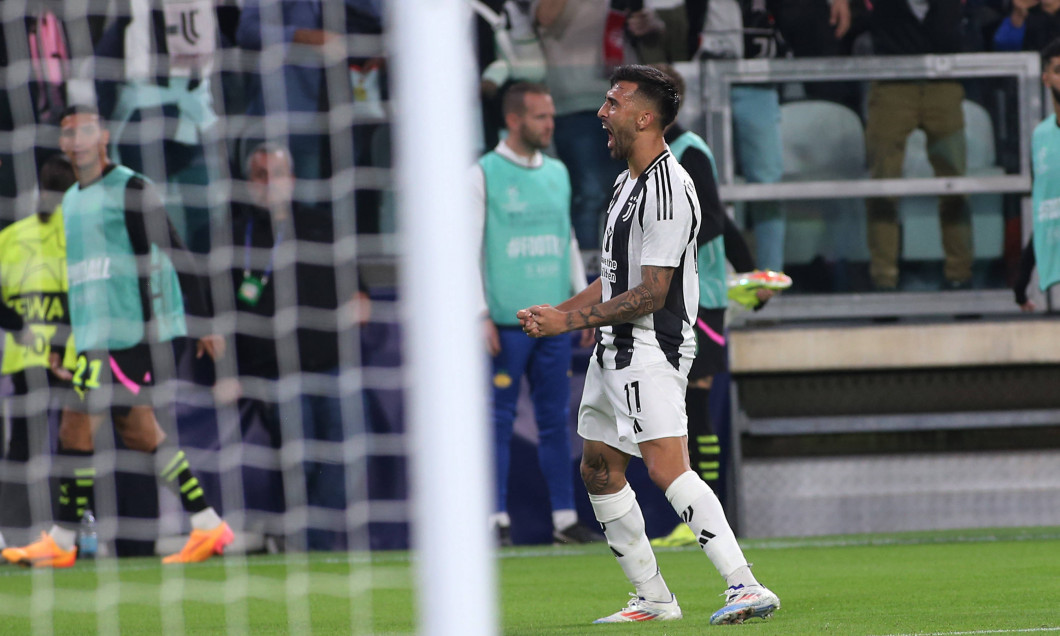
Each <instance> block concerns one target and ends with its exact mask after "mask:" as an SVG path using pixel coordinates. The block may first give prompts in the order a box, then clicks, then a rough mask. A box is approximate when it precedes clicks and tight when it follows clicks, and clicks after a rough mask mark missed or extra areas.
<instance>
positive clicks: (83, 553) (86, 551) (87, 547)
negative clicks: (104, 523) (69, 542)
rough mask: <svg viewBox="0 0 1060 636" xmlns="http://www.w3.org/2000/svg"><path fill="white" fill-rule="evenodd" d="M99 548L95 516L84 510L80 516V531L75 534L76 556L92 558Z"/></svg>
mask: <svg viewBox="0 0 1060 636" xmlns="http://www.w3.org/2000/svg"><path fill="white" fill-rule="evenodd" d="M98 550H99V535H97V534H96V516H95V515H93V514H92V511H91V510H85V514H84V516H82V517H81V531H80V532H79V533H78V535H77V558H79V559H94V558H96V552H97V551H98Z"/></svg>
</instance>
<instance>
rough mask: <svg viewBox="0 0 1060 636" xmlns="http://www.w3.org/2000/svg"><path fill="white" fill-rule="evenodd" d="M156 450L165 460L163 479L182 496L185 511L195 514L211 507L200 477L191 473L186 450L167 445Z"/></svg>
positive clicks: (181, 501)
mask: <svg viewBox="0 0 1060 636" xmlns="http://www.w3.org/2000/svg"><path fill="white" fill-rule="evenodd" d="M156 452H157V453H158V455H159V458H160V459H161V460H162V461H163V462H165V463H164V464H163V467H162V472H161V473H160V474H161V476H162V481H164V482H165V484H166V486H167V487H168V488H169V489H170V490H172V491H173V492H174V493H175V494H176V495H177V496H178V497H180V503H181V504H182V505H183V506H184V510H185V512H188V513H190V514H195V513H196V512H201V511H203V510H206V508H208V507H209V506H208V504H207V503H206V496H205V494H204V493H203V491H202V486H200V485H199V479H198V478H197V477H196V476H195V475H193V474H191V468H190V467H189V466H188V458H187V457H186V456H185V455H184V451H182V450H180V449H177V448H172V447H167V448H160V449H158V450H157V451H156Z"/></svg>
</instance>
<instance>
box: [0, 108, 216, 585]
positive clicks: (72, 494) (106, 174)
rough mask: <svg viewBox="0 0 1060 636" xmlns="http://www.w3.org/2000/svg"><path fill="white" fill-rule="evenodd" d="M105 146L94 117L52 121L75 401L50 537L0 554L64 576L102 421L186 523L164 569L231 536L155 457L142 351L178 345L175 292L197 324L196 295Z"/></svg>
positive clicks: (150, 194)
mask: <svg viewBox="0 0 1060 636" xmlns="http://www.w3.org/2000/svg"><path fill="white" fill-rule="evenodd" d="M109 140H110V135H109V133H108V132H107V130H106V129H104V128H103V126H102V123H101V121H100V117H99V113H98V112H97V111H96V110H95V108H93V107H88V106H73V107H71V108H70V109H68V110H67V112H66V113H65V114H64V116H63V118H62V120H61V123H60V136H59V144H60V147H61V148H62V151H63V152H64V153H65V154H66V156H67V157H68V158H69V159H70V163H71V164H72V165H73V167H74V172H75V174H76V175H77V181H78V183H77V185H75V186H73V187H71V188H70V189H69V190H68V191H67V192H66V194H65V195H64V197H63V202H62V207H63V215H64V222H65V235H66V259H67V278H68V284H69V292H68V294H69V299H68V300H69V310H70V322H71V328H72V330H73V335H74V343H75V347H76V349H77V363H76V370H75V372H74V374H73V378H72V382H73V385H74V390H75V391H76V394H77V396H78V401H77V402H76V403H75V404H72V405H71V406H69V407H67V408H65V409H64V410H63V415H62V420H61V423H60V426H59V450H58V454H59V455H60V456H61V457H60V462H61V463H62V464H64V466H63V472H62V474H61V476H60V479H59V500H58V508H57V519H56V520H55V525H53V526H52V528H51V530H50V531H48V532H46V533H42V535H41V539H40V540H39V541H37V542H35V543H32V544H30V545H28V546H26V547H23V548H8V549H6V550H4V551H3V556H4V558H5V559H7V560H8V561H10V562H12V563H17V564H20V565H26V566H34V567H70V566H72V565H73V564H74V561H75V560H76V558H77V548H76V546H75V545H74V543H75V540H76V538H77V527H78V523H79V522H80V520H81V516H82V515H83V514H84V511H85V509H86V508H88V507H90V506H91V501H92V491H93V486H94V482H95V469H94V468H93V467H92V454H93V449H94V443H93V436H94V433H95V431H96V430H97V429H98V428H99V425H100V424H101V423H102V422H103V420H104V414H105V413H106V412H107V411H108V410H109V411H110V414H111V416H112V418H113V421H114V426H115V429H116V430H117V432H118V434H119V435H120V436H121V438H122V441H123V442H124V444H125V446H126V447H128V448H129V449H130V450H136V451H141V452H144V453H150V454H156V463H157V465H158V466H160V467H161V475H162V478H163V480H164V481H165V483H166V484H167V485H168V486H169V487H170V488H172V489H173V490H174V492H175V493H176V494H177V495H178V496H179V497H180V500H181V503H182V504H183V506H184V509H185V510H186V511H187V512H189V513H190V514H191V525H192V533H191V537H190V538H189V539H188V542H187V544H186V545H185V546H184V549H183V550H181V551H180V552H178V553H177V554H174V555H171V556H168V557H166V558H165V559H163V562H165V563H184V562H193V561H202V560H205V559H207V558H209V557H210V556H212V555H213V554H220V553H221V552H222V551H223V550H224V547H225V546H226V545H228V544H229V543H231V541H232V539H233V536H232V530H231V528H229V527H228V524H226V523H225V522H224V521H222V520H221V518H220V517H219V516H218V515H217V512H216V511H215V510H214V509H213V508H212V507H210V506H209V505H208V504H207V502H206V498H205V496H204V494H203V490H202V488H201V487H200V485H199V482H198V479H197V478H196V477H195V476H194V475H192V473H191V470H190V468H189V467H188V460H187V458H186V457H185V455H184V452H183V451H181V450H179V449H176V448H174V447H173V446H172V445H163V442H164V441H165V439H166V434H165V433H164V432H163V431H162V428H161V427H160V426H159V424H158V420H157V419H156V418H155V413H154V409H153V407H152V402H151V386H152V385H153V384H154V381H155V373H154V368H153V366H152V362H151V360H152V345H158V344H159V343H163V346H168V342H169V341H171V340H173V339H174V338H176V337H179V336H184V335H185V334H186V333H187V330H186V326H185V321H184V302H183V300H182V298H181V291H183V292H184V297H185V298H186V299H187V301H188V304H189V309H190V310H192V311H194V312H195V313H198V314H199V315H205V314H206V313H207V312H208V308H207V303H208V300H207V298H206V295H205V290H204V289H203V288H202V286H201V284H200V283H199V281H198V279H197V278H196V277H195V276H194V275H191V274H190V272H193V271H194V269H193V265H192V263H191V260H190V253H189V252H187V251H186V250H185V249H184V247H183V245H182V243H181V241H180V239H179V237H177V235H176V232H175V230H174V229H173V227H172V225H171V224H170V223H169V220H168V218H167V217H166V213H165V209H164V208H163V206H162V201H161V199H160V198H159V197H158V194H157V193H156V192H155V190H154V189H153V187H152V186H151V185H150V184H149V183H148V182H147V180H146V179H145V178H144V177H143V176H141V175H139V174H137V173H136V172H134V171H132V170H130V169H129V168H126V167H125V166H120V165H116V164H113V163H111V162H110V161H109V160H108V158H107V151H106V149H107V143H108V142H109ZM164 256H165V257H168V258H164ZM174 264H177V265H178V266H179V267H178V271H180V272H181V276H180V279H179V281H178V276H177V273H176V272H175V271H174ZM223 350H224V341H223V340H222V339H221V338H220V337H219V336H207V337H205V338H203V339H201V340H199V342H198V351H197V355H198V356H200V357H201V356H202V355H203V354H204V353H205V354H208V355H210V357H211V358H214V359H216V358H217V357H218V356H220V355H221V354H222V353H223ZM56 358H57V357H56V356H53V360H55V362H56V364H57V359H56Z"/></svg>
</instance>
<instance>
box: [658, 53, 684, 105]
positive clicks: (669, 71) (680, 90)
mask: <svg viewBox="0 0 1060 636" xmlns="http://www.w3.org/2000/svg"><path fill="white" fill-rule="evenodd" d="M651 66H652V68H655V69H658V70H659V71H661V72H662V74H663V75H665V76H666V77H669V78H670V80H671V81H672V82H673V83H674V86H675V87H676V88H677V97H678V98H679V99H680V100H681V104H683V103H684V101H685V78H683V77H681V74H680V73H678V72H677V69H676V68H674V67H673V65H672V64H667V63H666V62H659V63H658V64H652V65H651ZM681 104H678V106H677V107H678V110H680V108H681Z"/></svg>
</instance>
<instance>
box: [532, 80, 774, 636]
mask: <svg viewBox="0 0 1060 636" xmlns="http://www.w3.org/2000/svg"><path fill="white" fill-rule="evenodd" d="M679 104H680V98H679V97H678V94H677V89H676V87H675V86H674V83H673V81H672V80H670V79H669V78H668V77H667V76H666V75H665V74H663V73H661V72H660V71H658V70H657V69H654V68H651V67H647V66H622V67H619V68H618V69H616V70H615V72H614V74H613V75H612V76H611V89H610V90H608V91H607V95H606V98H605V102H604V105H603V106H602V107H601V108H600V110H599V112H598V113H597V114H598V116H599V117H600V119H601V121H602V122H603V127H604V129H605V130H606V131H607V137H608V141H607V146H608V148H609V149H610V150H611V155H612V156H613V157H615V158H616V159H624V160H626V162H627V164H628V166H629V169H628V170H627V171H626V172H624V173H622V174H621V175H620V176H619V178H618V180H617V181H616V183H615V188H614V193H613V195H612V197H611V205H610V207H609V209H608V216H607V226H606V228H605V230H604V236H603V244H602V251H601V257H600V278H599V279H597V280H596V281H594V282H593V283H592V284H590V285H589V286H588V287H587V288H586V289H585V290H584V291H582V292H581V293H579V294H577V295H575V296H574V297H573V298H570V299H568V300H566V301H564V302H563V303H561V304H559V305H558V306H556V307H551V306H548V305H535V306H533V307H529V308H527V309H523V310H520V311H519V312H518V317H519V319H520V321H521V324H522V326H523V330H524V331H525V332H526V333H528V334H529V335H531V336H533V337H543V336H553V335H557V334H561V333H566V332H569V331H572V330H574V329H585V328H589V327H597V328H599V331H598V336H597V345H596V351H595V355H594V359H593V360H591V361H590V364H589V370H588V374H587V376H586V380H585V391H584V393H583V395H582V403H581V407H580V408H579V410H578V433H579V434H580V435H581V436H582V438H583V439H584V444H583V448H582V464H581V473H582V480H583V481H584V482H585V486H586V488H587V489H588V491H589V500H590V502H591V503H592V506H593V511H594V512H595V514H596V519H597V520H598V521H599V522H600V524H601V526H602V527H603V528H604V534H605V536H606V537H607V542H608V545H610V546H611V550H612V552H613V553H614V554H615V556H616V557H617V558H618V562H619V565H620V566H621V567H622V570H623V572H625V574H626V577H627V578H628V579H629V581H630V582H631V583H632V584H633V586H634V588H635V589H636V595H635V596H634V598H633V599H632V600H631V601H630V602H629V604H628V606H627V607H626V608H625V609H623V610H620V611H618V612H616V613H614V614H612V615H610V616H605V617H603V618H601V619H598V621H597V622H604V623H616V622H632V621H645V620H676V619H679V618H681V608H680V607H679V606H678V603H677V598H676V597H675V596H674V595H673V593H672V592H670V589H669V587H667V585H666V582H665V581H664V580H663V577H662V574H661V573H660V572H659V568H658V565H657V564H656V560H655V554H654V553H653V552H652V548H651V545H650V544H649V542H648V537H647V535H646V534H645V530H644V517H643V515H642V513H641V510H640V506H639V505H638V504H637V500H636V495H635V494H634V493H633V490H632V489H631V488H630V486H629V483H628V482H627V481H626V477H625V471H626V467H627V466H628V464H629V460H630V457H631V456H633V455H637V456H640V457H643V458H644V463H645V465H646V466H647V468H648V474H649V475H650V477H651V479H652V481H653V482H655V484H656V485H657V486H658V487H659V488H661V489H663V490H664V491H665V493H666V498H667V499H668V500H669V501H670V504H671V505H672V506H673V507H674V510H675V511H677V513H678V514H679V515H681V518H682V519H683V520H684V521H685V523H687V524H688V525H689V526H690V528H691V529H692V532H693V533H694V534H695V535H696V536H697V537H698V540H699V543H700V545H701V546H702V547H703V550H704V552H706V554H707V556H708V557H709V558H710V560H711V561H712V562H713V563H714V566H715V567H716V568H717V570H718V572H719V573H720V574H721V575H722V576H723V577H724V578H725V581H726V583H727V584H728V586H729V589H728V591H727V602H726V604H725V606H724V607H722V608H721V609H720V610H718V611H717V612H715V613H714V615H713V616H712V617H711V619H710V620H711V623H713V624H725V623H737V622H742V621H743V620H745V619H747V618H752V617H766V616H770V615H771V614H772V613H773V611H774V610H776V609H777V608H778V607H780V601H779V599H778V598H777V596H776V595H775V594H773V593H772V592H771V591H769V590H768V589H766V588H765V587H764V586H762V585H760V584H759V583H758V581H757V580H756V579H755V577H754V575H753V574H751V570H750V566H749V565H748V563H747V560H746V559H745V558H744V556H743V552H742V551H741V550H740V546H739V545H738V544H737V542H736V536H735V535H734V534H733V531H732V529H731V528H730V527H729V523H728V521H727V520H726V519H725V513H724V511H723V510H722V507H721V504H720V502H719V501H718V498H717V497H716V496H715V495H714V492H713V491H711V489H710V487H709V486H707V484H706V483H704V482H703V480H702V479H700V478H699V476H698V475H697V474H696V473H695V472H693V471H692V470H691V469H690V467H689V463H688V452H687V448H686V444H687V435H688V421H687V417H686V414H685V388H686V385H687V383H688V380H687V376H688V369H689V366H690V365H691V361H692V357H693V355H694V353H695V336H694V335H693V331H692V322H693V320H694V316H695V311H696V308H697V307H698V304H699V284H698V280H697V275H696V251H697V250H696V234H697V232H698V231H699V224H700V209H699V201H698V199H697V195H696V191H695V186H694V185H693V183H692V180H691V178H690V177H689V176H688V173H687V172H685V171H684V169H683V168H681V166H680V164H678V162H677V160H676V159H675V158H674V156H673V155H672V154H671V152H670V149H669V148H668V147H667V145H666V143H665V141H664V139H663V131H664V130H665V129H666V127H667V126H668V125H669V124H670V123H671V122H672V121H673V120H674V118H675V117H676V115H677V109H678V106H679Z"/></svg>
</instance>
